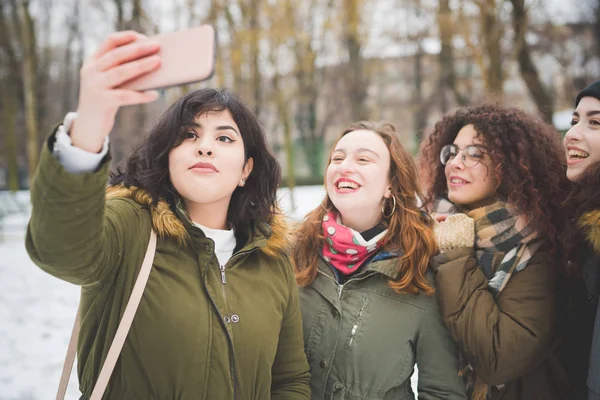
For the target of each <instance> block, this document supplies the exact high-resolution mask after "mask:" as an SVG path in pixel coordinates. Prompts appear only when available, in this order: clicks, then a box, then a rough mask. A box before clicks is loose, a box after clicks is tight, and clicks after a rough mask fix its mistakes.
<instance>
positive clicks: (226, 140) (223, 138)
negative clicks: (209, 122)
mask: <svg viewBox="0 0 600 400" xmlns="http://www.w3.org/2000/svg"><path fill="white" fill-rule="evenodd" d="M217 140H218V141H219V142H224V143H233V142H235V140H233V139H232V138H230V137H229V136H226V135H221V136H219V137H218V138H217Z"/></svg>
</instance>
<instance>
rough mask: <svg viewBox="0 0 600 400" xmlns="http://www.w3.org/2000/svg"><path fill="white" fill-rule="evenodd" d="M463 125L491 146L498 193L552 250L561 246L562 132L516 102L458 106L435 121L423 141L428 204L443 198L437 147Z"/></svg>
mask: <svg viewBox="0 0 600 400" xmlns="http://www.w3.org/2000/svg"><path fill="white" fill-rule="evenodd" d="M466 125H473V127H474V128H475V131H476V132H477V136H478V137H479V138H481V139H482V141H483V143H484V144H485V146H486V147H487V148H488V149H489V155H490V157H491V159H492V165H493V172H494V174H495V176H496V182H498V183H497V186H496V196H497V197H498V198H503V199H506V200H507V201H508V202H509V203H511V204H513V205H514V206H516V207H517V208H518V209H520V210H521V211H522V212H523V213H524V214H525V215H526V216H527V217H528V218H529V219H530V221H531V224H533V228H534V229H536V230H537V232H539V234H540V235H541V237H542V238H543V239H546V240H547V241H548V242H549V244H550V247H551V249H552V250H553V251H554V252H555V253H556V252H558V251H560V250H562V249H563V247H564V241H563V239H562V238H561V233H562V230H563V229H564V227H565V222H566V216H565V214H564V212H563V200H564V198H565V193H566V189H567V188H568V186H569V181H568V180H567V177H566V160H565V155H564V150H563V148H562V144H561V138H560V135H559V133H558V132H557V131H556V130H554V129H553V128H552V127H551V126H550V125H548V124H546V123H545V122H543V121H542V120H540V119H537V118H535V117H533V116H530V115H528V114H526V113H525V112H523V111H521V110H518V109H515V108H504V107H500V106H497V105H489V104H488V105H482V106H478V107H472V108H466V109H461V110H459V111H457V112H455V113H454V114H450V115H447V116H445V117H444V118H443V119H442V120H441V121H439V122H438V123H437V124H436V125H435V128H434V130H433V133H431V135H430V136H429V137H428V138H427V139H426V141H425V142H424V143H423V144H422V146H421V157H420V167H421V170H422V174H423V175H422V176H424V177H425V181H424V184H425V186H426V187H425V192H426V198H425V204H426V206H430V205H431V203H432V202H433V200H434V199H435V198H437V197H444V198H447V195H448V187H447V184H446V177H445V174H444V165H442V163H441V162H440V159H439V155H440V151H441V149H442V147H443V146H444V145H447V144H451V143H452V142H453V141H454V139H455V138H456V136H457V135H458V132H459V131H460V130H461V129H462V128H463V127H464V126H466Z"/></svg>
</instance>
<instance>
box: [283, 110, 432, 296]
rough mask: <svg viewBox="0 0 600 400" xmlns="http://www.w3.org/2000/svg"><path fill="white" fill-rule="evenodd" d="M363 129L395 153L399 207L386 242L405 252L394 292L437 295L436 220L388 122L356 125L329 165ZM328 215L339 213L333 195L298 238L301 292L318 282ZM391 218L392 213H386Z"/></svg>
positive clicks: (394, 185) (394, 181) (395, 192)
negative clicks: (433, 281) (433, 265)
mask: <svg viewBox="0 0 600 400" xmlns="http://www.w3.org/2000/svg"><path fill="white" fill-rule="evenodd" d="M359 129H365V130H370V131H373V132H375V133H376V134H378V135H379V136H381V138H382V139H383V141H384V142H385V144H386V146H387V148H388V150H389V151H390V172H389V179H390V182H391V190H392V195H393V196H394V197H395V198H396V200H397V207H395V211H394V212H392V215H391V216H390V217H389V218H385V219H384V221H385V223H386V225H387V230H388V232H387V233H386V235H385V238H384V239H383V240H384V241H385V247H384V249H385V250H388V251H394V250H399V249H402V251H403V254H402V256H400V257H398V271H399V274H398V279H397V280H390V281H389V286H390V287H391V288H392V289H393V290H394V291H396V292H397V293H415V294H416V293H419V292H424V293H426V294H428V295H431V294H433V292H434V291H433V288H432V287H431V285H430V284H429V283H428V281H427V278H426V273H427V266H428V264H429V259H430V258H431V257H433V256H434V255H435V254H436V252H437V245H436V243H435V239H434V236H433V228H432V220H431V218H430V217H429V216H428V215H427V214H425V213H423V212H421V210H420V208H419V198H422V195H421V194H420V191H419V186H418V172H417V167H416V165H415V162H414V161H413V159H412V157H411V155H410V154H409V153H408V152H407V151H406V149H404V147H403V146H402V144H401V143H400V140H399V139H398V136H397V134H396V129H395V128H394V126H393V125H391V124H389V123H385V122H382V123H373V122H368V121H361V122H355V123H353V124H351V125H350V126H349V127H348V128H347V129H346V130H344V132H343V133H342V134H341V135H340V137H339V138H338V140H336V141H335V143H334V145H333V147H332V148H331V151H330V155H329V159H330V160H331V153H333V150H334V149H335V145H336V144H337V142H338V141H339V139H341V138H342V137H343V136H344V135H346V134H348V133H350V132H353V131H356V130H359ZM330 162H331V161H330ZM325 186H327V184H326V183H325ZM326 210H335V206H334V205H333V203H332V202H331V200H330V199H329V196H327V195H325V198H324V199H323V201H322V202H321V205H320V206H319V207H317V208H315V209H314V210H313V211H311V212H310V213H309V214H308V215H307V216H306V218H305V220H304V222H303V223H302V224H301V225H300V227H299V228H298V230H297V232H295V235H294V237H295V240H296V242H295V244H294V248H293V251H292V264H293V265H294V268H295V270H296V281H297V282H298V284H299V285H300V286H307V285H310V284H311V283H312V282H313V281H314V280H315V279H316V277H317V271H318V263H319V255H320V254H321V250H322V248H323V245H324V244H325V238H324V236H323V229H322V227H321V223H322V221H323V216H324V215H325V213H326V212H327V211H326ZM387 212H391V210H386V213H387Z"/></svg>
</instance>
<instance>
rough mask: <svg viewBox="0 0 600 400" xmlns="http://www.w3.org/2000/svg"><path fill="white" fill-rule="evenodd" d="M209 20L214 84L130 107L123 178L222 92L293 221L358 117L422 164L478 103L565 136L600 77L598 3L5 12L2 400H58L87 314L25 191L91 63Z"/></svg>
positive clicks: (365, 2) (347, 1)
mask: <svg viewBox="0 0 600 400" xmlns="http://www.w3.org/2000/svg"><path fill="white" fill-rule="evenodd" d="M203 23H210V24H213V25H214V26H215V27H216V30H217V36H218V49H217V50H218V53H217V62H216V70H215V74H214V76H213V77H212V78H211V79H210V80H209V81H206V82H202V83H199V84H192V85H185V86H179V87H174V88H170V89H166V90H162V91H161V92H160V98H159V100H158V101H156V102H155V103H152V104H150V105H145V106H135V107H126V108H123V109H122V110H120V111H119V114H118V116H117V122H116V125H115V128H114V130H113V132H112V133H111V151H112V156H113V160H112V163H113V167H116V166H117V165H118V164H119V163H120V162H121V161H122V160H123V159H124V157H126V155H127V154H128V153H129V152H130V151H131V150H132V149H133V148H134V147H135V146H136V145H137V144H139V143H140V141H141V140H142V138H143V137H144V135H145V134H147V132H148V130H149V128H150V127H151V126H152V124H153V123H154V121H155V120H156V118H157V116H158V115H160V113H161V112H162V111H164V110H165V109H166V108H167V107H168V105H169V104H171V103H172V102H173V101H174V100H175V99H176V98H178V97H179V96H181V95H183V94H184V93H187V92H189V91H191V90H194V89H197V88H200V87H226V88H229V89H232V90H233V91H235V92H237V93H238V94H240V95H241V96H242V97H243V99H244V100H245V101H246V102H247V103H248V104H249V105H250V106H251V107H252V109H253V110H254V111H255V112H256V114H257V115H258V116H259V118H260V120H261V121H262V123H263V124H264V126H265V129H266V132H267V136H268V140H269V143H270V144H271V146H272V149H273V151H274V153H275V154H276V156H277V158H278V159H279V161H280V163H281V165H282V168H283V175H284V176H283V182H282V189H281V190H280V194H279V196H280V199H281V204H282V207H283V209H284V211H285V212H286V213H287V214H288V215H290V216H291V217H292V218H294V219H297V220H299V219H301V218H302V217H303V216H304V215H305V214H306V212H308V211H309V210H310V209H312V208H313V207H316V206H317V205H318V203H319V201H320V199H321V198H322V196H323V189H322V186H321V184H322V179H323V172H324V168H325V165H326V157H327V152H328V148H329V146H330V145H331V142H332V140H333V139H334V138H335V137H336V136H338V135H339V133H340V132H341V131H342V129H343V128H344V127H345V126H346V125H347V124H348V123H349V122H351V121H355V120H359V119H371V120H387V121H390V122H392V123H393V124H394V125H395V126H396V127H397V129H398V134H399V135H400V137H401V140H402V143H403V144H404V145H405V146H406V147H407V149H408V150H409V151H411V152H412V153H413V154H415V155H416V154H417V151H418V147H419V144H420V143H421V142H422V140H423V138H424V137H426V136H427V135H428V134H429V132H431V129H432V127H433V126H434V124H435V123H436V121H438V120H439V119H440V118H441V117H442V116H443V115H444V114H446V113H448V112H452V111H454V110H456V109H458V108H460V107H467V106H470V105H478V104H481V103H482V102H494V103H499V104H502V105H506V106H513V107H519V108H522V109H524V110H526V111H528V112H530V113H532V114H536V115H538V116H539V118H542V119H544V120H546V121H547V122H548V123H551V124H553V125H554V127H555V128H556V130H557V135H559V134H561V133H564V132H565V131H566V130H567V129H568V127H569V123H570V116H571V113H572V111H573V109H572V107H573V99H574V98H575V95H576V94H577V92H578V91H579V90H581V89H582V88H583V87H585V86H586V85H587V84H588V83H590V82H592V81H594V80H596V79H598V78H600V0H580V1H578V2H572V1H568V0H462V1H461V0H170V1H162V0H0V399H2V400H8V399H10V400H16V399H19V400H25V399H48V398H52V396H53V392H54V390H55V387H56V383H57V381H58V376H59V374H60V368H61V364H62V359H63V357H64V351H65V348H66V343H67V340H68V336H69V333H70V328H71V324H72V321H73V316H74V312H75V310H76V307H77V299H78V298H77V296H78V291H77V288H76V287H74V286H72V285H69V284H67V283H64V282H61V281H58V280H56V279H54V278H52V277H50V276H48V275H46V274H45V273H43V272H41V271H40V270H39V269H37V268H36V267H35V266H34V265H33V264H32V263H31V261H30V260H29V258H28V256H27V254H26V252H25V250H24V244H23V237H24V234H25V230H26V224H27V220H28V218H29V212H30V205H29V194H28V188H29V180H30V178H31V175H32V172H33V171H34V170H35V167H36V165H37V162H38V157H39V151H40V148H41V146H42V144H43V142H44V139H45V137H46V135H47V134H48V132H49V130H50V128H51V127H52V126H53V125H54V124H55V123H56V122H58V121H61V120H62V118H63V117H64V115H65V113H66V112H67V111H73V110H76V108H77V93H78V85H79V82H78V81H79V69H80V67H81V65H82V63H83V61H84V60H85V59H86V58H87V57H88V56H89V55H90V54H91V53H92V52H93V51H94V50H95V48H96V47H97V46H98V45H99V43H100V42H101V41H102V40H103V39H104V38H105V37H106V36H107V35H108V34H109V33H110V32H113V31H115V30H124V29H134V30H136V31H139V32H142V33H145V34H147V35H154V34H160V33H165V32H170V31H175V30H179V29H183V28H186V27H191V26H196V25H199V24H203ZM187 45H188V46H189V49H190V51H193V49H194V43H188V44H187ZM74 381H75V380H73V381H72V385H71V386H70V388H69V395H70V396H71V397H70V398H78V396H77V390H76V385H75V382H74ZM415 381H416V379H415V380H414V382H415Z"/></svg>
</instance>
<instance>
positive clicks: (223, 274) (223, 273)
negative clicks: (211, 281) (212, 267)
mask: <svg viewBox="0 0 600 400" xmlns="http://www.w3.org/2000/svg"><path fill="white" fill-rule="evenodd" d="M219 269H220V270H221V283H223V284H225V283H227V279H225V266H224V265H221V266H220V267H219Z"/></svg>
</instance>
